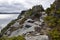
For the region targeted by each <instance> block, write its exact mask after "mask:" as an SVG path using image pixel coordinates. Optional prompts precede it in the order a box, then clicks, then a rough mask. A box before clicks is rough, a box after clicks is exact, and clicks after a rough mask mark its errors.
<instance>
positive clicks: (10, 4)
mask: <svg viewBox="0 0 60 40" xmlns="http://www.w3.org/2000/svg"><path fill="white" fill-rule="evenodd" d="M53 2H54V0H0V12H20V11H21V10H25V9H29V8H32V6H34V5H40V4H42V5H43V7H44V9H46V8H47V7H50V4H52V3H53ZM17 16H18V14H17V15H16V14H13V15H12V14H0V26H2V27H0V29H1V28H3V27H4V26H5V25H6V24H7V23H9V22H10V21H11V20H12V19H15V18H17Z"/></svg>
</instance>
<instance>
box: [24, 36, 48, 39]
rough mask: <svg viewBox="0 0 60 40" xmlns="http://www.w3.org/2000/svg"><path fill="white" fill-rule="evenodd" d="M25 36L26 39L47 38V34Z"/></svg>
mask: <svg viewBox="0 0 60 40" xmlns="http://www.w3.org/2000/svg"><path fill="white" fill-rule="evenodd" d="M25 38H26V40H49V39H48V36H47V35H39V36H28V37H25Z"/></svg>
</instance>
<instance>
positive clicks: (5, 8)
mask: <svg viewBox="0 0 60 40" xmlns="http://www.w3.org/2000/svg"><path fill="white" fill-rule="evenodd" d="M23 9H26V8H25V7H24V5H22V4H20V3H14V4H7V3H5V4H4V3H1V4H0V12H9V11H10V12H14V11H16V12H17V11H20V10H23Z"/></svg>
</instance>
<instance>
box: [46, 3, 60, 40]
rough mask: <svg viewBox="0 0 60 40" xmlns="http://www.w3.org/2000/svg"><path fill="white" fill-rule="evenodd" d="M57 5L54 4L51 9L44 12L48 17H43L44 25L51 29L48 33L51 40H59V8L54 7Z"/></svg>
mask: <svg viewBox="0 0 60 40" xmlns="http://www.w3.org/2000/svg"><path fill="white" fill-rule="evenodd" d="M57 3H58V2H57ZM57 5H59V4H56V2H54V3H53V4H52V5H51V7H50V8H48V9H46V11H45V12H46V13H47V14H48V16H47V17H45V23H46V24H47V26H48V27H50V28H51V31H49V33H48V35H49V37H50V39H51V40H60V7H59V8H58V7H55V6H57Z"/></svg>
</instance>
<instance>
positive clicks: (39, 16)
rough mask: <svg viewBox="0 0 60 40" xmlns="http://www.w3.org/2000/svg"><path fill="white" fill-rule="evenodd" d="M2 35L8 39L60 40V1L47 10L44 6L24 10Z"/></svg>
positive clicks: (56, 0)
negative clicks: (20, 37)
mask: <svg viewBox="0 0 60 40" xmlns="http://www.w3.org/2000/svg"><path fill="white" fill-rule="evenodd" d="M1 33H2V34H3V36H8V37H14V36H16V37H18V36H19V35H20V36H24V38H25V39H26V40H60V0H55V2H54V3H53V4H51V7H50V8H47V9H46V10H44V8H43V7H42V5H36V6H33V7H32V9H29V10H23V11H22V12H21V13H20V15H19V16H18V18H17V19H15V20H12V21H11V22H10V23H9V24H8V25H7V26H6V27H5V28H3V29H2V30H1ZM23 40H24V39H23Z"/></svg>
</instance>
